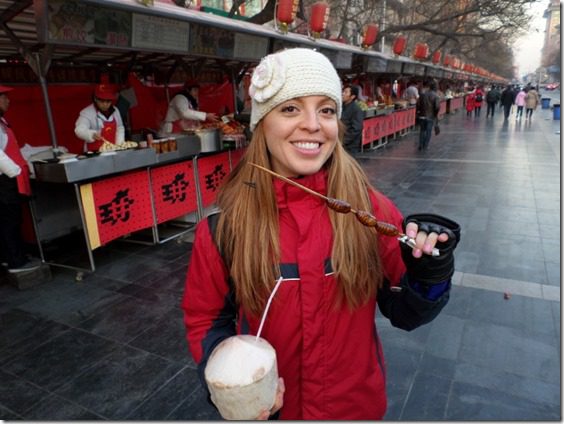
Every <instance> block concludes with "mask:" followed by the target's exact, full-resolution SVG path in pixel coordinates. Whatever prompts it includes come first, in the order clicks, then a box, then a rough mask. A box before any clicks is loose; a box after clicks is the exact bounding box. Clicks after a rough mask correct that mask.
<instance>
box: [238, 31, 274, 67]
mask: <svg viewBox="0 0 564 424" xmlns="http://www.w3.org/2000/svg"><path fill="white" fill-rule="evenodd" d="M267 53H268V38H264V37H256V36H254V35H248V34H239V33H236V34H235V48H234V51H233V55H234V56H235V59H247V60H256V61H259V60H260V59H262V57H264V56H266V55H267Z"/></svg>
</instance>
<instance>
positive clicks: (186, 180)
mask: <svg viewBox="0 0 564 424" xmlns="http://www.w3.org/2000/svg"><path fill="white" fill-rule="evenodd" d="M151 185H152V187H151V188H152V190H153V199H154V201H155V212H156V214H157V223H159V224H160V223H162V222H165V221H168V220H170V219H173V218H177V217H179V216H181V215H185V214H187V213H190V212H194V211H196V210H197V209H198V204H197V200H196V182H195V179H194V168H193V165H192V161H186V162H180V163H175V164H173V165H167V166H161V167H158V168H153V169H151Z"/></svg>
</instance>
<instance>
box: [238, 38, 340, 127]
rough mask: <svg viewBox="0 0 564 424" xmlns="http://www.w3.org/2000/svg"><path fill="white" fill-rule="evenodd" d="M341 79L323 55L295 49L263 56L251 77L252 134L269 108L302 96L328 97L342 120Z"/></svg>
mask: <svg viewBox="0 0 564 424" xmlns="http://www.w3.org/2000/svg"><path fill="white" fill-rule="evenodd" d="M341 93H342V90H341V80H340V78H339V75H337V71H336V70H335V68H334V66H333V65H332V64H331V62H330V61H329V59H327V57H326V56H324V55H323V54H321V53H319V52H316V51H314V50H310V49H304V48H294V49H287V50H282V51H279V52H276V53H273V54H270V55H268V56H265V57H264V58H263V59H262V60H261V62H260V64H259V65H258V66H257V67H256V68H255V71H254V72H253V76H252V77H251V86H250V87H249V94H250V96H251V99H252V110H251V131H254V129H255V127H256V126H257V124H258V123H259V121H260V120H261V119H262V118H263V117H264V116H265V115H266V114H267V113H268V112H270V111H271V110H272V109H274V108H275V107H276V106H278V105H279V104H281V103H283V102H285V101H286V100H290V99H294V98H296V97H303V96H327V97H329V98H330V99H332V100H334V101H335V103H336V105H337V117H338V118H340V117H341V101H342V97H341Z"/></svg>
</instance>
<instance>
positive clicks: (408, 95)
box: [403, 81, 419, 106]
mask: <svg viewBox="0 0 564 424" xmlns="http://www.w3.org/2000/svg"><path fill="white" fill-rule="evenodd" d="M403 97H404V99H405V100H407V102H408V103H409V105H410V106H415V105H417V100H418V99H419V90H418V89H417V84H416V83H415V81H409V82H408V83H407V88H406V89H405V92H404V93H403Z"/></svg>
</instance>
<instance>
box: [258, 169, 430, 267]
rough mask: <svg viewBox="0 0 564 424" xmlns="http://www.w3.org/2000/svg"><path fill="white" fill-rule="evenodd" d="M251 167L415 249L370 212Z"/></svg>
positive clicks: (413, 242)
mask: <svg viewBox="0 0 564 424" xmlns="http://www.w3.org/2000/svg"><path fill="white" fill-rule="evenodd" d="M249 165H251V166H254V167H255V168H257V169H260V170H261V171H264V172H267V173H269V174H270V175H272V176H274V177H276V178H278V179H280V180H282V181H284V182H286V183H288V184H291V185H293V186H295V187H298V188H300V189H302V190H304V191H305V192H307V193H309V194H311V195H313V196H317V197H319V198H320V199H323V200H324V201H325V202H326V203H327V206H329V208H330V209H333V210H334V211H335V212H338V213H352V214H354V215H355V216H356V219H357V220H358V221H360V222H361V223H362V224H363V225H366V226H367V227H374V228H375V229H376V231H377V232H379V233H380V234H383V235H386V236H390V237H397V239H398V240H399V241H400V242H402V243H405V244H407V245H408V246H410V247H411V248H414V247H415V240H414V239H413V238H411V237H409V236H408V235H407V234H404V233H402V232H401V231H400V230H398V228H397V227H396V226H395V225H393V224H390V223H388V222H382V221H378V220H377V219H376V217H375V216H374V215H372V214H371V213H370V212H367V211H359V210H356V209H353V208H352V206H351V205H350V204H349V203H348V202H346V201H344V200H340V199H334V198H331V197H327V196H324V195H323V194H321V193H318V192H316V191H314V190H311V189H309V188H307V187H305V186H303V185H301V184H300V183H297V182H296V181H293V180H291V179H289V178H287V177H284V176H283V175H280V174H278V173H276V172H274V171H271V170H270V169H268V168H265V167H263V166H260V165H257V164H255V163H252V162H249ZM431 255H432V256H439V255H440V252H439V249H437V248H434V249H433V252H432V253H431Z"/></svg>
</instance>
